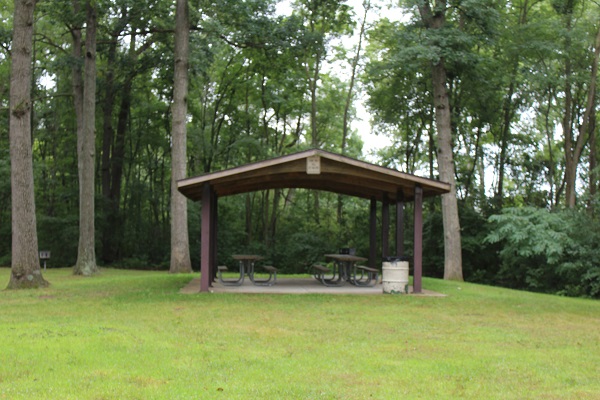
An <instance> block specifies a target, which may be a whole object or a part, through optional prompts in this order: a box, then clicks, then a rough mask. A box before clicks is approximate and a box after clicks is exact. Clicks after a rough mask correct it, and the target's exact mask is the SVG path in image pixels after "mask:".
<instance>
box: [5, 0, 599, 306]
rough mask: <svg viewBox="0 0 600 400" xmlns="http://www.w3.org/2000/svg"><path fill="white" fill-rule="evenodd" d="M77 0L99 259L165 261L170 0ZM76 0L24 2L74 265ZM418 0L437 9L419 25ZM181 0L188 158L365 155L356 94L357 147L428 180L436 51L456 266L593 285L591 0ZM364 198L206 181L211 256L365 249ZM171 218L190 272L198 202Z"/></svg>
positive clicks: (57, 231) (38, 180)
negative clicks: (31, 10)
mask: <svg viewBox="0 0 600 400" xmlns="http://www.w3.org/2000/svg"><path fill="white" fill-rule="evenodd" d="M89 3H93V6H94V8H95V12H96V13H97V38H96V44H97V53H96V82H97V86H96V89H95V90H94V93H95V114H96V116H95V131H96V135H95V148H96V150H95V151H96V154H97V157H96V158H95V168H94V171H95V176H96V179H95V184H94V186H95V189H94V197H95V217H94V218H95V232H96V235H95V242H96V244H95V247H96V252H97V254H98V263H99V264H101V265H106V266H113V267H117V268H139V269H147V268H150V269H165V270H168V269H169V264H170V261H169V260H170V258H169V257H170V254H171V247H170V246H171V240H170V232H171V227H170V221H171V155H172V148H173V147H172V146H173V136H172V128H173V127H172V121H173V116H172V112H173V108H172V104H173V99H174V90H173V88H174V79H173V77H174V65H175V64H176V63H175V61H174V54H175V49H174V32H175V4H174V2H172V1H166V0H135V1H132V0H97V1H93V2H86V4H89ZM77 4H78V1H77V0H53V1H49V0H43V1H39V2H38V4H37V7H36V10H35V18H34V20H35V24H34V27H35V28H34V29H35V32H34V43H33V44H34V47H33V67H34V68H33V76H32V98H33V108H32V113H31V127H32V151H33V168H34V182H35V203H36V214H37V233H38V235H37V236H38V240H39V248H40V250H50V251H51V252H52V258H51V259H50V260H49V262H48V265H49V267H70V266H73V265H75V263H76V260H77V257H78V241H79V229H80V227H79V204H80V203H79V184H78V155H77V133H76V131H77V121H76V112H75V111H74V98H73V96H74V95H73V93H74V91H73V85H74V81H73V76H74V71H76V70H77V68H79V71H81V67H82V65H83V61H82V57H81V56H80V55H78V53H77V52H76V51H75V50H76V49H79V50H81V48H82V47H83V45H82V43H83V42H82V41H81V37H79V41H77V35H78V32H79V34H81V32H82V31H83V28H84V27H86V12H85V11H86V10H85V7H75V5H77ZM424 4H428V5H430V6H431V9H432V10H433V14H434V15H435V16H436V17H439V21H442V22H443V23H442V25H441V26H437V27H436V29H431V25H430V24H428V23H427V19H426V18H425V17H424V13H423V5H424ZM188 5H189V27H190V29H189V44H190V45H189V69H188V73H189V90H188V95H187V114H186V115H187V118H186V122H187V123H186V126H187V141H186V147H187V157H186V160H187V166H186V175H187V176H194V175H199V174H202V173H207V172H212V171H217V170H221V169H224V168H230V167H234V166H237V165H241V164H245V163H248V162H253V161H258V160H264V159H267V158H272V157H275V156H279V155H284V154H289V153H292V152H296V151H299V150H304V149H307V148H311V147H318V148H322V149H325V150H328V151H332V152H336V153H342V154H346V155H348V156H351V157H356V158H362V159H364V158H365V157H366V156H367V154H364V153H363V146H364V143H363V140H362V137H365V136H364V134H365V132H359V131H358V130H357V129H352V126H355V127H356V125H352V121H356V119H357V118H358V117H357V111H356V110H357V103H356V101H357V99H358V98H360V99H361V101H363V102H364V104H365V106H366V109H367V111H368V113H369V115H370V121H369V122H370V125H371V129H372V131H373V133H374V134H377V135H380V136H383V137H386V138H388V140H389V142H390V143H391V144H390V145H389V146H386V147H384V148H382V149H380V150H378V151H377V152H376V153H375V154H370V155H368V156H369V160H371V161H375V162H376V163H378V164H380V165H384V166H389V167H393V168H398V169H400V170H402V171H405V172H409V173H415V174H418V175H422V176H427V177H431V178H433V179H438V178H439V173H440V172H439V164H438V159H439V154H440V153H439V151H440V142H439V137H438V136H437V135H436V120H435V118H436V108H435V107H434V92H435V88H434V83H435V80H433V81H432V78H431V76H432V72H431V71H432V65H439V64H440V60H443V62H444V65H445V70H446V81H445V82H446V88H447V91H448V100H449V111H450V117H451V125H450V126H451V134H452V136H451V138H452V142H451V145H452V155H453V165H454V172H453V176H454V179H455V181H456V198H457V200H458V209H459V217H460V237H461V239H462V273H463V275H464V278H465V279H466V280H469V281H473V282H481V283H487V284H494V285H502V286H507V287H512V288H519V289H528V290H535V291H544V292H550V293H559V294H565V295H573V296H590V297H600V251H599V249H598V243H600V223H599V216H598V207H599V203H600V202H599V195H598V183H599V182H598V181H599V169H598V166H597V159H598V153H599V150H598V146H597V139H598V135H599V133H598V132H599V130H598V127H597V124H596V117H597V113H598V105H597V103H598V102H597V92H596V83H597V79H598V78H597V67H598V57H599V54H600V23H599V21H600V4H599V3H598V2H597V1H591V0H518V1H504V0H496V1H493V0H484V1H470V0H455V1H447V2H446V1H437V2H431V4H430V2H428V1H412V0H406V1H401V2H394V3H393V4H389V3H387V2H376V1H371V2H369V1H365V2H364V3H362V4H360V3H356V4H354V3H352V5H350V4H347V3H346V2H344V1H332V0H319V1H316V0H298V1H293V2H285V3H278V2H277V1H272V0H255V1H243V0H232V1H227V2H207V1H203V0H190V1H189V2H188ZM12 15H13V4H12V2H10V1H8V0H0V43H1V48H0V62H1V63H0V102H1V105H0V107H1V109H2V110H3V112H2V113H0V119H2V121H1V123H0V142H1V143H0V265H9V264H10V263H11V222H10V221H11V186H10V157H9V132H8V127H9V121H8V120H9V113H8V110H9V86H10V85H9V82H10V62H9V60H10V58H11V35H12ZM88 21H89V20H88ZM84 36H85V35H84ZM350 38H352V39H350ZM348 43H352V44H351V45H348ZM340 71H343V72H342V73H340ZM438 111H439V110H438ZM368 208H369V204H368V202H365V201H362V200H360V199H355V198H349V197H344V196H338V195H335V194H331V193H325V192H320V193H319V192H313V191H306V190H299V189H289V190H273V191H263V192H255V193H250V194H247V195H242V196H233V197H230V198H224V199H221V201H220V202H219V215H220V217H219V228H218V229H219V238H218V245H219V251H218V259H219V260H220V263H230V262H231V260H230V259H229V256H230V255H231V254H235V253H242V252H253V253H260V254H265V255H267V257H268V258H269V260H270V261H271V262H272V263H273V264H274V265H277V266H278V267H279V268H280V270H281V271H282V272H289V273H298V272H306V271H307V268H309V266H310V265H312V263H313V262H315V261H316V260H319V259H320V258H321V257H322V255H323V254H325V253H329V252H332V251H335V250H337V248H339V247H354V248H356V249H357V252H358V253H359V254H367V253H368V246H369V243H368V234H367V232H368V226H369V222H368V215H369V212H368ZM406 215H407V218H408V219H409V221H407V223H406V226H407V228H409V227H410V226H412V224H411V223H410V215H411V213H410V212H407V213H406ZM424 215H425V228H424V240H425V243H424V255H425V256H424V259H423V262H424V266H423V267H424V273H425V274H426V275H428V276H433V277H441V276H443V274H444V234H443V223H442V220H443V218H442V204H441V202H440V200H439V199H432V200H428V201H427V203H426V209H425V214H424ZM188 226H189V244H190V255H191V258H192V265H193V266H194V268H198V266H199V254H200V208H199V205H198V204H194V203H191V202H190V203H188ZM407 237H408V238H411V237H412V236H411V233H410V231H409V232H407ZM406 248H407V249H410V248H411V243H410V239H409V241H408V242H407V246H406ZM407 255H409V256H410V251H409V252H408V254H407Z"/></svg>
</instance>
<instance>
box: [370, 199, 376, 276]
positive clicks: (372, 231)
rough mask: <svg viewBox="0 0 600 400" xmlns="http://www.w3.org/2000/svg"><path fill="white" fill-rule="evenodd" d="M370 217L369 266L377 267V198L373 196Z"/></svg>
mask: <svg viewBox="0 0 600 400" xmlns="http://www.w3.org/2000/svg"><path fill="white" fill-rule="evenodd" d="M370 210H371V212H370V217H369V267H371V268H375V265H376V262H377V260H376V258H377V199H375V197H372V198H371V208H370Z"/></svg>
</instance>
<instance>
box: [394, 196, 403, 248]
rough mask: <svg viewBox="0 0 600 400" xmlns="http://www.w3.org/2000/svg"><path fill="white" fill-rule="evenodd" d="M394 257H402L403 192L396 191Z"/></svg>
mask: <svg viewBox="0 0 600 400" xmlns="http://www.w3.org/2000/svg"><path fill="white" fill-rule="evenodd" d="M396 255H398V256H404V192H402V190H398V196H397V200H396Z"/></svg>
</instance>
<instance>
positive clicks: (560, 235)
mask: <svg viewBox="0 0 600 400" xmlns="http://www.w3.org/2000/svg"><path fill="white" fill-rule="evenodd" d="M489 220H490V222H491V223H492V229H491V231H490V233H489V235H488V236H487V237H486V241H487V242H488V243H499V244H501V246H502V248H501V250H500V251H499V253H498V255H499V257H500V260H501V263H502V264H501V269H500V271H499V272H498V280H499V283H501V284H504V285H506V286H509V287H515V288H522V289H529V290H536V291H544V292H551V293H560V294H565V295H570V296H590V297H600V255H599V253H598V243H600V229H599V226H598V224H597V222H592V223H590V221H589V216H587V215H585V214H584V213H580V212H576V211H556V212H549V211H547V210H545V209H537V208H533V207H523V208H507V209H505V210H503V213H502V214H499V215H493V216H491V217H490V219H489ZM584 226H585V227H586V229H582V227H584Z"/></svg>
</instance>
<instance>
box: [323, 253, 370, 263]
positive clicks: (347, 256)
mask: <svg viewBox="0 0 600 400" xmlns="http://www.w3.org/2000/svg"><path fill="white" fill-rule="evenodd" d="M325 258H330V259H332V260H335V261H343V262H359V261H368V260H369V259H368V258H364V257H358V256H353V255H351V254H325Z"/></svg>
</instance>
